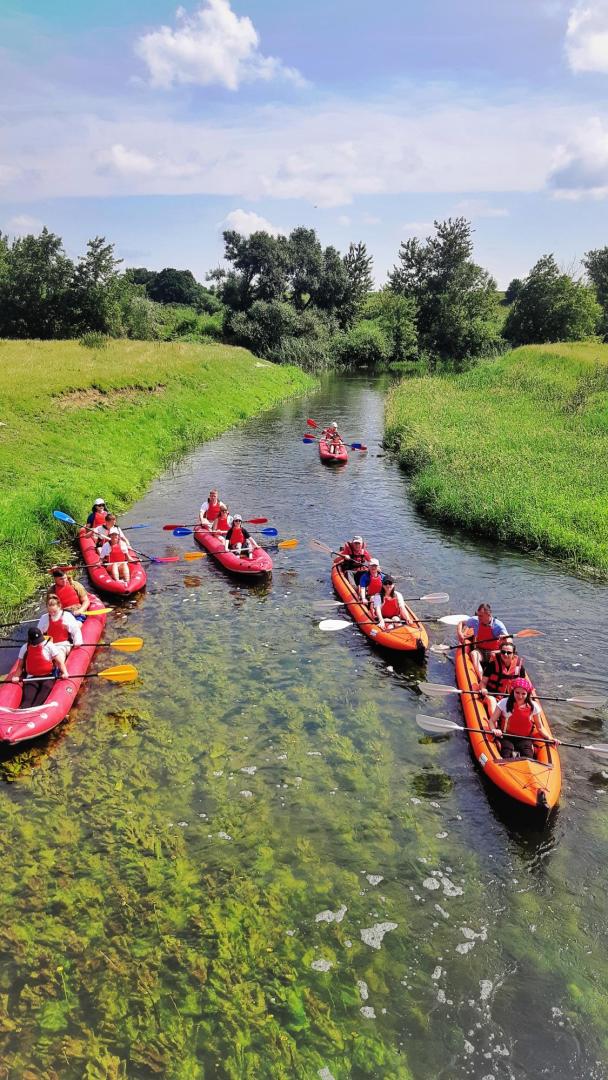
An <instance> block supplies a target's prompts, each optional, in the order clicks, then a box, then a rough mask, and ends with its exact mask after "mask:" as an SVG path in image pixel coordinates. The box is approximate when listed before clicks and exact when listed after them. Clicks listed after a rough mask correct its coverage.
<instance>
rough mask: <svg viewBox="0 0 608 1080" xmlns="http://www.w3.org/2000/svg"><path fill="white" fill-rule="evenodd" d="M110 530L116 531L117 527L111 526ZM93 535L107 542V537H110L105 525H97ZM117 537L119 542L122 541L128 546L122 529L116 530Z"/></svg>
mask: <svg viewBox="0 0 608 1080" xmlns="http://www.w3.org/2000/svg"><path fill="white" fill-rule="evenodd" d="M112 528H113V529H118V525H113V526H112ZM95 533H96V535H97V536H99V537H101V539H102V540H107V539H108V537H109V535H110V531H109V529H107V528H106V526H105V525H98V526H97V528H96V529H95ZM118 535H119V536H120V539H121V540H124V542H125V544H128V542H129V541H128V540H127V538H126V536H125V534H124V533H123V531H122V529H118Z"/></svg>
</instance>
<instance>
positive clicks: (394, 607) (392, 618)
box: [373, 574, 410, 630]
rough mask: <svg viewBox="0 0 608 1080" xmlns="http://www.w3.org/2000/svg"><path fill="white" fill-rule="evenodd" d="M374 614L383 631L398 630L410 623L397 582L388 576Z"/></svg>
mask: <svg viewBox="0 0 608 1080" xmlns="http://www.w3.org/2000/svg"><path fill="white" fill-rule="evenodd" d="M374 600H375V597H374ZM373 614H374V616H375V618H376V619H377V620H378V624H379V626H380V629H381V630H396V629H397V627H399V626H403V625H404V624H406V623H409V622H410V618H409V615H408V613H407V608H406V606H405V600H404V599H403V597H402V595H401V593H400V592H397V590H396V589H395V582H394V580H393V578H392V577H389V576H388V574H387V576H386V577H385V578H384V580H383V582H382V589H381V591H380V593H379V595H378V600H377V603H374V612H373Z"/></svg>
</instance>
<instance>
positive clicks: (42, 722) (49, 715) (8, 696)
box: [0, 593, 106, 745]
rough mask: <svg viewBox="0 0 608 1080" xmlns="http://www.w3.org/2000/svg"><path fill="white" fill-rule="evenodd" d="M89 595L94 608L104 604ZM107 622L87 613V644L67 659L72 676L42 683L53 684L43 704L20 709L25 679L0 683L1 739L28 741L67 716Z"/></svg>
mask: <svg viewBox="0 0 608 1080" xmlns="http://www.w3.org/2000/svg"><path fill="white" fill-rule="evenodd" d="M89 599H90V601H91V607H92V608H101V607H103V605H102V603H101V601H100V600H98V599H97V597H96V596H93V594H92V593H89ZM105 624H106V617H105V615H88V616H87V618H86V619H85V621H84V622H83V624H82V640H83V646H77V647H76V648H74V649H72V651H71V653H70V655H69V656H68V658H67V660H66V667H67V669H68V672H69V674H70V678H69V679H55V681H54V682H48V683H42V684H41V685H42V686H45V685H46V686H50V688H51V689H50V692H49V695H48V697H47V699H46V701H45V702H44V704H43V705H36V706H35V707H34V708H31V709H20V708H19V706H20V704H21V699H22V696H23V683H12V682H4V683H2V685H0V743H8V744H9V745H13V744H14V743H20V742H25V740H26V739H35V738H37V736H38V735H44V734H45V733H46V732H47V731H51V729H52V728H54V727H57V724H60V723H61V721H62V720H65V718H66V716H67V715H68V713H69V711H70V709H71V708H72V705H73V704H74V700H75V698H76V694H77V693H78V691H79V690H80V686H81V683H82V676H83V675H84V674H85V673H86V671H87V668H88V667H89V664H90V663H91V660H92V659H93V656H94V654H95V648H94V646H95V645H97V642H98V641H99V639H100V637H101V635H102V633H103V629H104V626H105ZM18 666H19V661H18V660H16V661H15V663H14V664H13V666H12V668H11V670H10V671H9V673H8V675H7V676H6V678H7V679H10V678H11V677H12V676H13V675H16V674H17V670H18Z"/></svg>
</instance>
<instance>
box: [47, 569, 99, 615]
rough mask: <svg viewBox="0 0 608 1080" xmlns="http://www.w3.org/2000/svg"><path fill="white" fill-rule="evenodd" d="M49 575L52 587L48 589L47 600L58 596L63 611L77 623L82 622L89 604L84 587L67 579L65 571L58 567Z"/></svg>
mask: <svg viewBox="0 0 608 1080" xmlns="http://www.w3.org/2000/svg"><path fill="white" fill-rule="evenodd" d="M51 573H52V575H53V586H52V588H51V589H49V591H48V593H47V598H48V596H52V595H55V596H58V597H59V601H60V603H61V606H62V608H63V609H64V611H69V612H70V614H71V615H73V616H74V618H75V619H76V620H77V621H78V622H84V620H85V618H86V615H85V612H86V611H87V610H88V608H89V605H90V603H91V601H90V599H89V594H88V592H87V590H86V589H85V587H84V585H81V584H80V582H79V581H74V580H73V579H72V578H69V577H68V575H67V574H66V572H65V570H62V569H61V568H60V567H58V566H57V567H55V569H54V570H52V571H51Z"/></svg>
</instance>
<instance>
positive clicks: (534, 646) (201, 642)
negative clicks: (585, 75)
mask: <svg viewBox="0 0 608 1080" xmlns="http://www.w3.org/2000/svg"><path fill="white" fill-rule="evenodd" d="M382 410H383V395H382V384H381V383H380V382H378V381H375V380H373V379H366V378H360V379H340V380H338V379H336V380H327V381H326V382H324V384H323V386H322V389H321V390H320V391H319V392H318V393H317V394H316V395H314V396H312V397H310V398H308V399H306V400H297V401H290V402H287V403H286V404H284V405H282V406H281V407H280V408H278V409H276V410H274V411H273V412H271V413H268V414H265V415H264V416H262V417H259V418H258V419H257V420H255V421H253V422H251V423H249V424H248V425H246V426H245V427H243V428H240V429H238V430H235V431H231V432H228V433H227V434H225V435H224V436H222V437H221V438H219V439H217V440H215V441H213V442H211V443H209V444H207V445H205V446H203V447H202V448H201V449H199V450H197V451H195V452H194V453H192V454H190V455H189V456H188V457H186V458H184V459H183V460H182V461H181V462H180V463H179V464H178V465H176V466H175V467H174V468H173V469H171V470H169V471H168V472H167V473H166V474H165V475H164V476H163V477H161V478H160V479H159V480H158V481H157V482H156V483H155V484H154V485H153V487H152V489H151V490H150V492H149V493H148V494H147V495H146V496H145V498H143V499H142V500H141V501H140V502H139V503H137V505H135V506H134V507H133V508H132V510H131V512H130V513H129V515H127V516H126V518H125V521H127V522H128V521H129V520H130V521H131V522H135V521H141V522H148V523H150V524H151V525H152V526H153V527H151V528H148V529H146V530H142V531H141V532H139V533H137V534H133V535H134V536H137V539H138V541H139V542H140V546H141V547H143V548H144V549H145V550H147V551H150V552H154V553H156V554H166V553H183V552H185V551H187V550H190V549H193V547H194V545H193V544H192V543H191V538H186V539H181V540H177V539H174V538H173V537H172V536H171V534H170V533H166V532H162V531H161V527H162V525H163V524H164V523H168V522H172V521H173V522H175V523H177V522H180V523H183V524H189V523H192V522H193V521H194V520H195V515H196V512H197V509H198V505H199V504H200V502H201V501H202V498H203V497H204V496H205V495H206V493H207V491H208V490H209V487H210V486H217V487H219V489H220V492H221V493H222V495H223V496H224V497H226V498H227V501H229V503H230V506H231V509H232V510H237V509H240V510H242V511H243V513H244V515H245V516H246V517H250V516H261V515H264V516H266V517H268V518H269V520H270V522H271V524H272V525H275V526H276V527H277V528H278V529H279V530H280V534H281V536H282V537H284V538H290V537H296V538H297V539H298V540H299V544H298V546H297V547H296V548H294V549H291V550H283V551H275V552H274V560H275V569H274V574H273V578H272V582H271V583H270V584H267V585H264V586H258V587H252V586H251V585H249V586H244V587H243V586H241V585H239V584H238V583H235V582H234V581H233V580H231V579H229V578H227V577H226V575H225V574H224V573H223V571H222V570H221V569H220V568H218V567H217V566H216V565H214V564H213V563H211V561H210V560H209V559H204V560H201V561H200V562H194V563H183V562H182V563H180V565H179V566H178V567H174V566H165V567H160V566H159V567H154V568H152V570H151V572H150V575H149V584H148V591H147V594H146V595H145V596H143V597H139V598H138V599H137V600H136V602H135V603H132V604H128V605H127V606H125V607H124V608H121V609H119V610H117V611H116V612H115V613H114V615H113V616H111V617H110V622H109V631H110V634H114V636H117V635H118V634H122V633H124V632H125V631H126V632H128V633H129V634H140V635H142V636H143V638H144V640H145V646H144V649H143V650H142V652H140V653H139V654H138V656H137V657H133V658H131V657H127V658H126V659H127V660H129V661H130V660H131V659H133V661H134V662H136V663H137V666H138V668H139V671H140V675H141V679H140V680H139V681H138V682H137V683H136V684H134V685H130V686H112V685H109V684H104V683H101V682H97V681H96V680H91V681H90V682H89V683H88V684H87V686H86V689H85V690H84V692H83V693H82V695H81V697H80V698H79V701H78V703H77V705H76V707H75V708H74V710H73V712H72V715H71V717H70V718H69V720H68V722H67V723H66V724H64V725H62V726H61V727H60V728H59V729H57V730H56V731H55V732H54V733H53V734H52V735H51V736H49V737H48V738H46V739H45V740H40V741H39V742H37V743H36V744H34V745H32V746H30V747H23V748H21V749H20V750H19V751H17V752H15V751H13V752H11V753H10V754H5V755H4V758H3V760H2V762H1V763H0V814H1V820H2V830H1V832H0V869H1V872H2V895H3V903H2V905H1V910H2V919H1V921H0V940H1V943H2V945H1V952H2V961H1V966H0V1049H1V1053H0V1060H2V1061H3V1062H4V1065H5V1071H4V1072H0V1075H2V1076H4V1075H6V1076H7V1077H10V1078H11V1080H12V1078H17V1077H19V1078H21V1077H22V1076H26V1075H27V1076H28V1077H31V1078H33V1077H36V1078H40V1077H44V1078H47V1077H48V1078H49V1080H50V1078H53V1080H54V1078H56V1077H61V1078H62V1080H65V1078H68V1080H71V1078H80V1077H82V1076H85V1075H86V1076H87V1077H90V1078H93V1080H97V1078H98V1077H99V1078H100V1080H101V1078H102V1077H109V1078H114V1077H116V1078H118V1077H129V1078H131V1077H135V1078H138V1080H139V1078H141V1080H148V1078H150V1077H154V1076H160V1077H170V1078H180V1080H182V1078H184V1080H185V1078H199V1077H201V1078H202V1077H205V1078H207V1077H222V1078H223V1077H226V1078H241V1077H244V1078H245V1077H246V1078H249V1077H251V1078H252V1080H254V1078H255V1080H261V1078H266V1077H268V1078H273V1080H275V1078H277V1077H279V1078H280V1077H285V1078H292V1077H298V1078H306V1080H308V1078H309V1077H310V1078H315V1077H318V1076H320V1077H321V1078H322V1080H329V1078H330V1077H334V1078H335V1080H343V1078H347V1077H353V1078H363V1077H378V1078H381V1080H388V1078H395V1080H406V1078H407V1077H413V1078H415V1080H432V1078H446V1080H448V1078H449V1080H452V1078H474V1080H478V1078H479V1080H507V1078H509V1080H520V1078H521V1080H523V1078H527V1077H531V1076H534V1077H552V1078H559V1080H580V1077H582V1076H585V1077H588V1078H596V1080H599V1078H603V1077H608V1037H607V1035H606V1032H607V1031H608V956H607V949H606V945H607V941H606V926H607V925H608V890H607V888H606V864H607V861H608V816H607V811H608V768H606V767H604V766H603V765H602V761H601V759H599V758H594V757H593V756H592V755H590V754H588V753H586V752H582V751H576V750H570V751H568V750H566V749H563V750H562V765H563V771H564V786H563V793H562V802H561V805H560V807H559V809H558V811H557V812H556V813H555V814H554V816H553V817H552V818H551V819H550V821H549V822H548V823H547V824H545V825H544V826H541V825H539V824H538V823H532V822H531V821H530V820H529V819H527V818H525V816H524V817H522V816H520V815H518V816H514V815H513V813H512V810H511V809H510V808H507V807H505V805H504V804H503V803H501V802H500V801H499V800H498V799H497V798H496V796H495V795H493V793H492V792H490V791H488V789H487V788H486V786H485V785H484V781H483V779H482V777H481V776H480V775H479V773H478V771H477V770H476V768H475V766H474V764H473V761H472V759H471V756H470V754H469V751H468V746H467V743H466V742H465V740H464V737H463V736H460V735H455V736H453V737H452V738H450V739H439V740H433V739H429V738H427V737H425V736H423V735H422V733H421V732H420V730H419V728H417V726H416V724H415V714H416V712H417V711H419V710H421V711H423V712H426V713H434V714H436V715H440V716H441V715H443V716H448V717H451V718H452V719H456V720H458V719H459V710H458V702H457V700H454V699H452V698H450V699H446V698H435V699H427V698H424V697H421V696H420V694H419V692H418V691H417V683H418V682H419V681H420V680H421V679H425V678H429V679H430V680H432V681H433V682H446V683H451V682H452V681H453V668H452V666H451V664H450V662H449V661H448V660H446V659H443V658H441V657H439V656H435V655H433V656H430V658H429V660H428V664H427V665H424V666H420V664H419V663H416V662H415V661H408V660H407V659H406V660H402V661H401V662H399V663H394V662H391V660H390V658H389V659H387V658H386V657H383V656H381V655H379V654H378V653H377V652H375V651H374V650H373V648H372V647H371V646H370V643H369V642H368V641H367V639H365V638H364V637H363V636H362V635H361V634H359V633H358V632H357V631H356V630H354V629H350V628H349V629H345V630H341V631H339V632H336V633H333V634H323V633H321V632H320V631H319V630H318V626H317V624H318V622H319V620H320V619H321V618H323V617H331V616H332V615H333V616H334V617H336V616H337V614H338V613H339V612H341V609H339V608H336V607H332V605H331V600H332V590H331V586H330V581H329V560H328V558H327V557H326V556H323V555H321V554H319V553H317V552H315V551H313V550H311V548H310V547H309V544H308V541H309V539H310V538H312V537H317V538H319V539H321V540H323V541H325V542H326V543H329V544H330V545H331V546H332V547H333V546H335V545H337V544H339V543H340V541H342V540H343V539H346V538H348V537H350V536H352V535H353V533H355V532H362V533H363V535H364V536H365V537H366V539H367V541H368V544H369V546H370V547H371V548H372V549H373V552H374V554H376V555H378V556H379V557H380V558H381V560H382V563H383V566H384V567H386V568H388V567H390V569H391V571H392V572H393V573H394V574H395V575H396V576H397V577H398V580H399V582H400V587H401V589H402V591H403V593H404V595H405V596H407V597H409V596H412V597H415V596H417V595H420V594H423V593H426V592H431V591H433V592H434V591H446V592H449V594H450V602H449V604H447V605H444V606H443V607H441V608H439V609H436V610H433V609H431V608H429V607H427V608H425V607H424V605H423V604H414V605H413V606H414V608H415V609H416V610H417V612H418V614H420V615H425V614H428V615H429V616H432V615H433V614H443V613H447V612H449V611H451V612H465V611H472V610H474V609H475V608H476V606H477V604H478V602H479V601H480V600H482V599H489V600H490V601H491V602H492V603H493V606H494V610H495V611H496V612H497V614H498V615H499V617H501V618H503V620H504V621H506V623H507V625H508V626H509V627H510V628H512V629H518V628H521V627H526V626H533V627H538V628H539V629H541V630H542V631H543V632H544V636H543V637H539V638H535V639H530V640H529V641H525V642H524V644H525V649H524V648H522V649H521V650H520V651H521V652H522V654H523V655H524V656H525V658H526V660H527V661H528V664H529V668H530V670H531V672H532V674H533V675H534V677H535V681H536V683H537V685H538V687H539V689H540V690H541V692H542V690H543V688H545V689H546V690H548V689H551V690H552V691H554V692H555V689H556V687H559V690H557V693H558V694H560V693H563V695H564V696H566V695H567V693H569V692H570V691H571V692H572V693H574V692H575V691H579V692H581V691H588V692H591V693H598V692H599V693H606V694H608V678H607V675H606V664H605V645H604V643H603V640H602V639H601V637H600V635H599V633H598V629H597V628H599V627H601V626H602V625H603V619H604V613H605V611H606V608H607V601H608V589H607V588H606V587H605V586H602V585H598V584H595V583H593V582H590V581H587V580H584V579H581V578H577V577H575V576H572V575H571V574H568V573H565V572H564V571H563V569H560V567H559V566H558V565H556V564H553V563H550V562H547V561H541V560H539V559H535V558H533V557H529V556H526V555H523V554H521V553H517V552H509V551H507V550H505V549H504V548H495V547H494V546H493V545H491V544H488V543H480V542H478V541H475V540H473V539H471V538H470V537H467V536H464V535H458V534H456V533H454V531H449V532H448V531H445V530H443V529H441V528H437V527H434V526H432V525H430V524H429V523H428V522H427V521H425V520H424V519H423V518H422V517H421V516H420V515H419V514H418V513H417V512H416V510H415V509H414V508H413V506H412V504H411V502H410V499H409V496H408V484H407V479H406V478H405V477H404V475H403V474H402V473H401V472H400V471H399V469H398V468H397V466H396V464H395V462H394V460H393V459H392V458H391V457H390V456H389V455H385V454H384V453H383V451H382V449H381V442H380V440H381V438H382ZM307 417H313V418H316V419H317V420H319V421H323V422H329V421H331V420H334V419H335V420H336V421H337V422H338V424H339V426H340V429H341V430H343V431H345V432H346V434H347V435H348V436H349V437H350V438H352V439H356V438H361V439H364V440H366V441H367V443H368V446H369V451H368V453H367V454H358V453H353V454H352V455H351V458H350V461H349V463H348V465H347V467H346V468H336V469H331V468H327V467H323V466H322V465H321V463H320V462H319V458H318V453H317V449H316V446H315V445H314V444H313V445H310V446H306V445H304V444H303V443H302V441H301V434H302V432H303V431H304V430H305V425H306V418H307ZM505 458H506V460H505V468H514V467H515V468H516V467H517V464H516V463H513V462H510V461H509V460H508V451H507V452H506V453H505ZM100 486H101V487H103V484H101V485H100ZM94 494H97V492H95V493H94ZM323 600H325V601H327V609H326V611H323V610H322V605H321V604H320V603H319V602H320V601H323ZM313 605H314V607H313ZM430 632H431V638H432V640H433V641H442V640H444V641H445V640H447V641H449V640H450V633H449V631H448V633H447V634H446V633H444V632H443V631H442V629H441V627H438V626H433V627H430ZM111 662H112V663H115V662H118V658H117V654H116V653H113V654H112V661H111ZM95 663H96V665H97V667H98V668H101V667H102V666H104V664H107V663H108V653H107V652H106V653H104V654H103V655H102V654H98V657H97V658H96V661H95ZM7 666H8V664H7ZM548 715H549V718H550V721H551V723H552V726H553V730H554V732H555V733H556V734H557V735H558V736H560V737H562V738H565V739H574V740H575V741H577V742H578V741H581V742H589V741H591V742H599V741H603V738H604V736H603V734H602V713H601V712H600V713H598V712H584V711H581V710H580V709H575V708H574V707H572V706H569V705H565V704H563V705H558V704H554V705H552V706H551V707H550V708H548ZM603 717H604V719H606V718H607V717H608V713H606V712H605V711H604V713H603Z"/></svg>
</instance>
